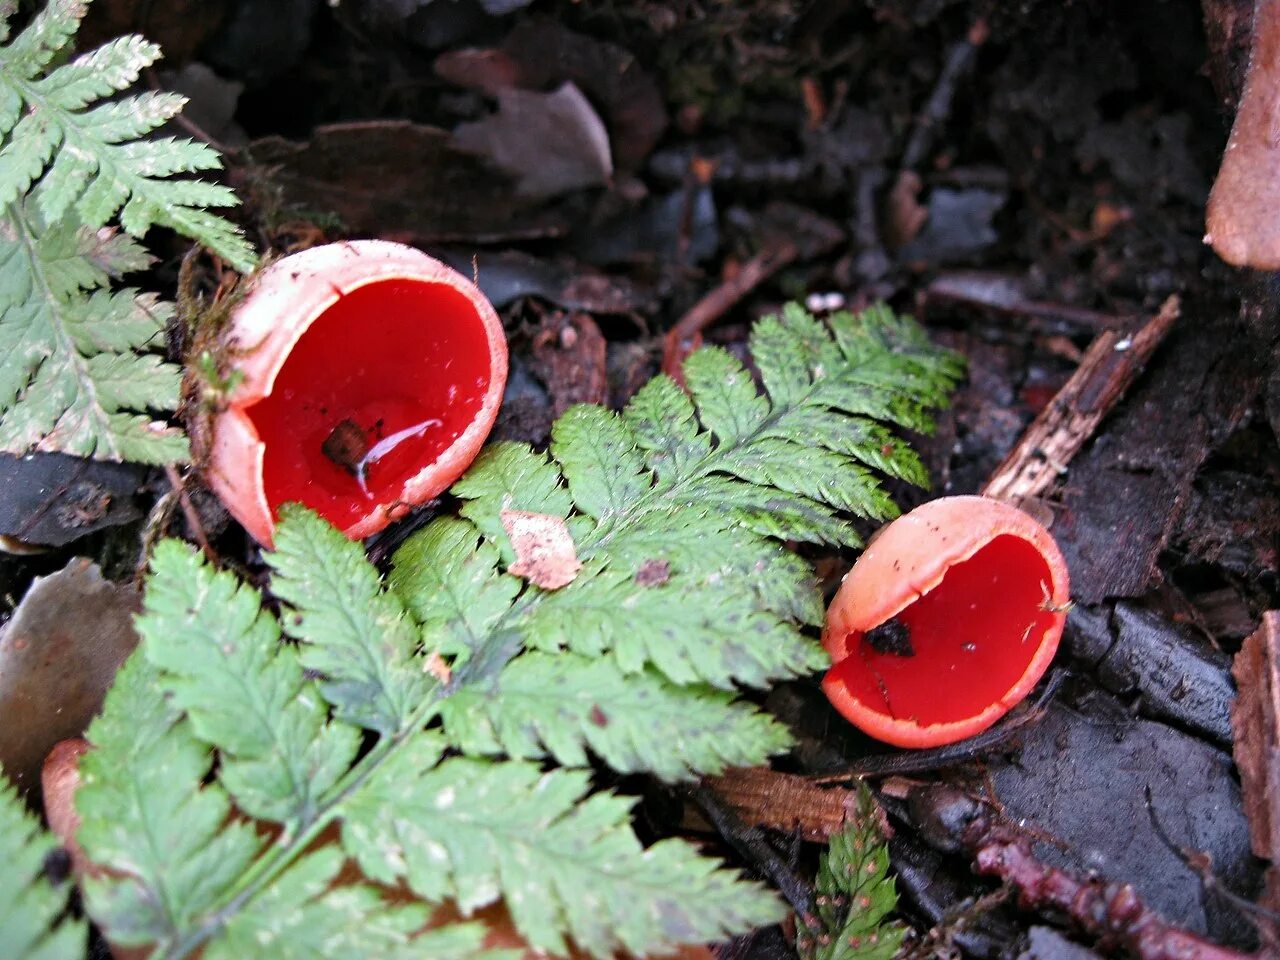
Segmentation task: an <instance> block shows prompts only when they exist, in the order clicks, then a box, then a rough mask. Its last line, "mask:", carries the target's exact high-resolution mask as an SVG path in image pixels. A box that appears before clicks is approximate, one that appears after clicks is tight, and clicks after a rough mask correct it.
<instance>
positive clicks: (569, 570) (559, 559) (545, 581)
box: [501, 510, 582, 590]
mask: <svg viewBox="0 0 1280 960" xmlns="http://www.w3.org/2000/svg"><path fill="white" fill-rule="evenodd" d="M501 516H502V527H503V529H504V530H506V531H507V537H509V538H510V540H511V546H512V548H513V549H514V550H515V552H516V562H515V563H513V564H511V566H509V567H508V568H507V571H508V572H509V573H513V574H515V575H516V576H517V577H524V578H525V579H526V580H528V581H529V582H530V583H532V584H534V585H535V586H538V587H541V588H542V589H543V590H559V589H560V588H561V587H563V586H566V585H567V584H570V583H572V582H573V580H574V578H575V577H577V575H578V571H579V570H581V569H582V562H581V561H580V560H578V552H577V550H575V549H574V546H573V538H572V537H571V536H569V528H568V527H567V526H565V522H564V520H562V519H561V518H560V517H553V516H549V515H548V514H545V513H525V512H524V511H523V510H503V511H502V514H501Z"/></svg>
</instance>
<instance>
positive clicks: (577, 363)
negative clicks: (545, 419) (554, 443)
mask: <svg viewBox="0 0 1280 960" xmlns="http://www.w3.org/2000/svg"><path fill="white" fill-rule="evenodd" d="M606 356H607V349H606V344H605V339H604V334H602V333H601V332H600V328H599V327H598V326H596V322H595V321H594V320H592V319H591V317H590V316H589V315H588V314H585V313H574V314H565V313H560V312H556V313H553V314H549V315H548V316H547V317H546V318H545V319H544V320H543V322H542V326H541V328H540V329H539V330H538V332H537V334H535V336H534V338H533V356H532V361H531V363H530V366H532V367H533V372H534V373H536V374H537V375H538V376H539V377H540V378H542V382H543V383H545V384H546V385H547V391H548V392H549V393H550V394H551V409H552V414H553V415H554V416H557V417H558V416H560V414H562V413H564V412H565V411H566V410H568V409H569V408H570V407H572V406H573V405H575V404H578V403H604V401H605V397H606V395H607V393H608V388H609V378H608V373H607V369H606Z"/></svg>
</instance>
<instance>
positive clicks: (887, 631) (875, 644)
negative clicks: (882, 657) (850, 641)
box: [862, 617, 916, 657]
mask: <svg viewBox="0 0 1280 960" xmlns="http://www.w3.org/2000/svg"><path fill="white" fill-rule="evenodd" d="M862 637H863V639H864V640H866V641H867V643H868V644H870V646H871V649H872V650H874V651H875V652H876V653H888V654H891V655H892V656H895V657H914V656H915V655H916V651H915V647H913V646H911V628H910V627H908V626H907V625H906V624H905V623H903V622H902V621H901V620H899V619H897V618H896V617H891V618H890V619H888V620H886V621H885V622H884V623H882V624H880V626H878V627H873V628H872V629H870V630H868V631H867V632H866V633H864V634H863V635H862Z"/></svg>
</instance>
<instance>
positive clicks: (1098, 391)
mask: <svg viewBox="0 0 1280 960" xmlns="http://www.w3.org/2000/svg"><path fill="white" fill-rule="evenodd" d="M1179 310H1180V304H1179V301H1178V298H1177V296H1172V297H1170V298H1169V299H1168V300H1166V301H1165V302H1164V304H1163V305H1162V306H1161V307H1160V311H1159V312H1158V313H1157V314H1156V315H1155V316H1154V317H1152V318H1151V319H1150V320H1149V321H1148V322H1147V323H1146V324H1145V325H1143V327H1142V329H1140V330H1139V331H1138V332H1137V333H1135V334H1133V335H1132V336H1129V335H1127V334H1122V333H1119V332H1117V331H1115V330H1104V331H1103V332H1102V333H1100V334H1099V335H1098V336H1097V337H1096V338H1095V339H1094V341H1093V343H1091V344H1090V345H1089V349H1088V351H1087V352H1086V353H1085V355H1084V359H1082V360H1081V361H1080V366H1079V367H1078V368H1077V369H1076V372H1075V373H1073V374H1072V375H1071V379H1069V380H1068V381H1067V382H1066V383H1065V384H1063V386H1062V389H1061V390H1059V391H1058V393H1057V395H1056V396H1054V398H1053V399H1052V400H1051V401H1049V404H1048V406H1046V407H1045V408H1044V409H1043V410H1041V411H1040V415H1039V416H1037V417H1036V418H1035V420H1034V421H1032V423H1031V425H1030V426H1029V427H1027V429H1026V431H1025V432H1024V433H1023V434H1022V438H1021V439H1020V440H1019V441H1018V443H1017V445H1016V446H1014V448H1013V449H1012V450H1010V451H1009V455H1008V456H1007V457H1005V459H1004V462H1002V463H1001V464H1000V466H998V467H997V468H996V470H995V472H994V473H992V475H991V478H990V479H989V480H988V481H987V485H986V486H985V487H984V488H983V491H982V492H983V494H985V495H986V496H988V497H997V498H999V499H1001V500H1007V501H1009V502H1010V503H1014V504H1022V503H1023V502H1024V501H1028V500H1031V499H1033V498H1035V497H1038V496H1040V495H1041V494H1042V493H1044V492H1045V491H1046V490H1048V489H1049V488H1050V487H1051V486H1052V485H1053V484H1054V483H1055V482H1056V481H1057V480H1058V477H1059V476H1060V475H1061V474H1062V473H1064V472H1065V471H1066V467H1067V464H1069V463H1070V462H1071V459H1072V458H1073V457H1074V456H1075V455H1076V454H1077V453H1078V452H1079V451H1080V449H1081V448H1082V447H1083V446H1084V445H1085V443H1086V442H1088V440H1089V438H1090V437H1092V436H1093V433H1094V431H1095V430H1096V429H1097V428H1098V424H1099V423H1101V422H1102V419H1103V418H1104V417H1105V416H1106V415H1107V414H1108V413H1109V412H1110V411H1111V409H1112V408H1113V407H1114V406H1115V405H1116V403H1117V402H1119V400H1120V398H1121V397H1122V396H1124V392H1125V390H1127V389H1128V388H1129V385H1130V384H1132V383H1133V381H1134V380H1135V379H1137V377H1138V374H1140V373H1141V372H1142V370H1143V368H1144V367H1145V366H1146V362H1147V360H1148V359H1149V358H1150V357H1151V354H1152V353H1154V352H1155V349H1156V347H1158V346H1159V345H1160V344H1161V343H1162V342H1163V341H1164V338H1165V335H1166V334H1168V332H1169V330H1170V329H1171V328H1172V327H1173V324H1174V321H1175V320H1177V319H1178V313H1179Z"/></svg>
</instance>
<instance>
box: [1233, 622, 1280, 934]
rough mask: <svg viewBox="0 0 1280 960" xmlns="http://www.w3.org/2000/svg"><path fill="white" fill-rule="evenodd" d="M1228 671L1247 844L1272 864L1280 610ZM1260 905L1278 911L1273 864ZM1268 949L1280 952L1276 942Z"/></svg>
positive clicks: (1279, 844)
mask: <svg viewBox="0 0 1280 960" xmlns="http://www.w3.org/2000/svg"><path fill="white" fill-rule="evenodd" d="M1231 672H1232V674H1233V675H1234V676H1235V678H1236V684H1237V685H1238V687H1239V690H1240V692H1239V695H1238V696H1237V697H1236V701H1235V704H1234V705H1233V706H1232V708H1231V726H1232V729H1233V731H1234V733H1235V747H1234V750H1233V753H1234V754H1235V760H1236V767H1237V768H1238V769H1239V771H1240V790H1241V793H1242V794H1243V797H1244V811H1245V816H1246V817H1248V819H1249V841H1250V845H1251V846H1252V847H1253V852H1254V853H1255V854H1257V855H1258V856H1259V857H1262V858H1264V859H1266V860H1271V861H1275V859H1276V854H1277V852H1278V851H1280V611H1275V610H1272V611H1269V612H1268V613H1266V614H1264V615H1263V617H1262V626H1260V627H1259V628H1258V629H1257V630H1256V631H1255V632H1254V633H1253V634H1251V635H1250V636H1249V637H1247V638H1246V639H1245V641H1244V645H1243V646H1242V647H1241V648H1240V652H1239V653H1238V654H1236V659H1235V663H1234V665H1233V667H1232V670H1231ZM1261 902H1262V905H1263V906H1265V907H1267V908H1269V909H1271V910H1276V909H1277V908H1278V907H1280V867H1277V865H1276V864H1275V863H1274V862H1273V863H1272V865H1271V866H1270V867H1268V868H1267V872H1266V890H1265V891H1264V893H1263V895H1262V898H1261ZM1264 933H1265V930H1264ZM1269 946H1270V947H1271V948H1272V949H1273V950H1280V943H1270V944H1269Z"/></svg>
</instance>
